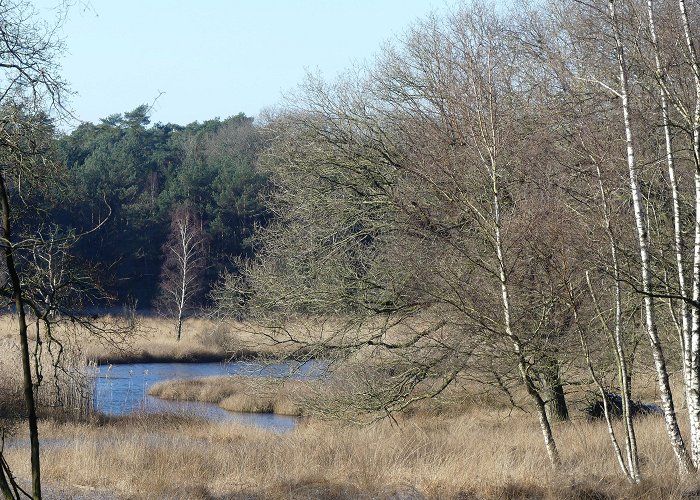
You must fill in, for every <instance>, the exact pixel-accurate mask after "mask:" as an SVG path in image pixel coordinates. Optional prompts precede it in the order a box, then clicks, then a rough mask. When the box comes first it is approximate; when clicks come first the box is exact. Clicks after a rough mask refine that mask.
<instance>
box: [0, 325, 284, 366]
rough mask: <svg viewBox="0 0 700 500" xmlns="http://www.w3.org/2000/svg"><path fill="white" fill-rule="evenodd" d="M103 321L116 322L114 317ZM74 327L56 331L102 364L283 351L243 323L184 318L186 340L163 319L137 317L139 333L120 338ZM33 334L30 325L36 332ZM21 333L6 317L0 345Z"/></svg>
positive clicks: (237, 356)
mask: <svg viewBox="0 0 700 500" xmlns="http://www.w3.org/2000/svg"><path fill="white" fill-rule="evenodd" d="M100 320H101V321H105V322H106V323H107V324H108V323H109V322H110V318H109V317H105V318H100ZM122 321H123V319H122ZM70 326H71V329H70V331H69V330H68V329H67V328H65V327H58V328H56V329H55V331H54V334H55V335H56V336H57V337H59V338H71V339H73V340H74V343H75V344H76V345H80V347H81V351H82V353H83V354H84V355H85V357H86V358H87V359H89V360H92V361H95V362H97V363H100V364H106V363H136V362H171V361H173V362H203V361H224V360H228V359H246V358H253V357H258V356H268V355H272V354H279V353H280V351H281V349H282V348H281V347H280V346H278V345H277V344H276V343H275V342H273V341H271V340H269V339H268V340H265V339H263V340H259V339H258V338H257V337H256V336H254V334H253V333H252V332H251V331H249V329H248V328H247V327H246V325H244V324H242V323H235V322H228V323H221V322H217V321H213V320H207V319H200V318H191V319H188V320H186V321H185V322H184V324H183V333H182V340H180V341H177V339H176V335H175V329H174V324H173V322H172V321H169V320H167V319H163V318H158V317H139V318H136V321H135V328H134V329H133V331H131V332H130V333H129V335H128V336H127V337H126V338H125V339H123V340H121V341H115V342H110V341H108V340H105V339H100V338H96V337H95V336H93V335H90V334H89V333H88V332H87V331H85V330H84V329H80V328H74V325H70ZM32 334H33V330H32V329H30V336H31V335H32ZM16 336H17V321H16V319H15V317H14V316H12V315H3V316H0V345H4V344H8V345H9V344H12V345H14V342H15V338H16ZM0 357H2V356H1V355H0ZM0 368H1V367H0Z"/></svg>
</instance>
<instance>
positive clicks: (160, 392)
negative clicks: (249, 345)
mask: <svg viewBox="0 0 700 500" xmlns="http://www.w3.org/2000/svg"><path fill="white" fill-rule="evenodd" d="M321 383H322V382H320V381H318V380H313V381H312V380H303V381H302V380H290V379H279V378H271V377H245V376H240V375H234V376H227V377H205V378H190V379H177V380H166V381H163V382H159V383H157V384H154V385H153V386H152V387H151V388H150V389H149V391H148V393H149V394H150V395H151V396H156V397H159V398H162V399H172V400H179V401H200V402H204V403H215V404H218V405H219V406H220V407H222V408H223V409H225V410H229V411H234V412H248V413H276V414H279V415H303V414H304V413H305V406H306V401H307V400H308V399H309V398H310V397H311V396H312V395H313V394H314V393H315V392H316V391H315V389H316V387H315V386H317V385H319V384H321Z"/></svg>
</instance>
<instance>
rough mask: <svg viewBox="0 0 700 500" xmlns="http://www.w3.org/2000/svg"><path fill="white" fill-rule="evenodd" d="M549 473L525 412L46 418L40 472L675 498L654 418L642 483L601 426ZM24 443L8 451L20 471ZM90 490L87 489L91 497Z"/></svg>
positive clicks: (188, 481)
mask: <svg viewBox="0 0 700 500" xmlns="http://www.w3.org/2000/svg"><path fill="white" fill-rule="evenodd" d="M556 432H557V436H558V439H559V443H560V446H561V451H562V455H563V459H564V470H563V471H562V472H561V473H560V474H558V475H555V474H554V473H552V472H551V471H550V469H549V467H548V464H547V458H546V455H545V453H544V448H543V446H542V444H541V442H540V441H541V439H540V437H539V433H538V430H537V423H536V421H535V420H534V418H532V417H531V416H530V415H522V414H519V415H513V416H507V415H506V414H501V413H481V414H478V413H472V414H470V415H468V416H463V417H460V418H454V419H450V420H445V419H444V418H429V417H414V418H409V419H405V420H404V421H403V422H402V423H401V425H400V426H398V427H397V426H395V425H394V426H392V425H390V424H389V423H388V422H382V423H378V424H374V425H371V426H368V427H355V426H349V425H343V424H340V423H322V422H310V423H305V424H302V425H300V426H299V428H298V429H297V430H295V431H294V432H290V433H286V434H277V433H273V432H267V431H262V430H257V429H254V428H250V427H244V426H240V425H235V424H213V423H203V422H200V421H196V420H189V419H182V418H180V419H176V418H154V417H148V418H135V417H134V418H126V419H120V420H116V421H112V422H110V423H107V424H105V425H102V426H97V425H87V424H75V423H68V424H58V423H52V422H44V423H43V424H42V426H41V435H42V438H43V439H44V440H46V442H48V443H52V442H53V443H61V445H60V446H55V445H54V446H45V447H44V449H43V451H42V458H43V464H44V478H45V481H46V482H47V484H48V485H49V486H50V487H53V488H55V489H65V490H68V491H74V492H78V491H82V492H83V493H84V492H85V491H86V490H87V491H94V492H110V493H113V494H115V495H116V496H117V497H120V498H212V497H217V498H219V497H227V496H233V495H239V496H241V497H246V498H389V497H393V498H396V497H397V496H402V497H403V498H465V499H466V498H494V499H495V498H547V499H549V498H552V499H553V498H629V499H633V498H634V499H657V498H681V497H682V496H683V495H684V494H688V493H691V492H694V491H697V489H698V487H697V485H696V484H690V483H688V484H680V483H679V482H678V481H677V476H676V468H675V462H674V460H673V456H672V453H671V451H670V448H669V446H668V445H667V443H666V441H665V437H664V435H663V426H662V422H661V420H659V419H654V418H648V419H646V420H640V421H639V424H638V432H639V434H638V435H639V438H640V441H641V443H642V447H641V456H642V464H643V469H644V472H645V474H646V480H645V482H644V484H642V485H641V486H637V487H631V486H629V485H627V484H626V483H624V481H623V480H622V479H621V477H620V476H619V475H618V473H617V465H616V463H615V460H614V458H613V455H612V453H611V451H610V445H609V440H608V437H607V435H606V433H605V429H604V426H602V425H600V424H598V423H587V422H574V423H569V424H563V425H559V426H558V427H557V429H556ZM25 454H26V450H22V449H21V448H19V447H18V448H13V447H12V446H10V447H9V448H8V450H7V458H8V460H9V461H10V463H11V465H12V466H13V469H14V470H15V472H16V473H17V474H18V475H19V476H20V477H22V478H27V477H29V470H28V468H27V465H26V464H27V462H28V460H27V457H26V456H25ZM95 494H97V493H95Z"/></svg>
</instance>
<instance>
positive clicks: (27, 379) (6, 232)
mask: <svg viewBox="0 0 700 500" xmlns="http://www.w3.org/2000/svg"><path fill="white" fill-rule="evenodd" d="M0 202H1V204H2V233H3V239H4V241H3V242H2V244H3V250H4V253H5V262H6V264H7V271H8V273H9V275H10V283H11V285H12V292H13V295H14V301H15V308H16V310H17V319H18V323H19V341H20V349H21V357H22V376H23V377H22V380H23V384H22V389H23V392H24V401H25V403H26V406H27V420H28V421H29V442H30V446H31V463H32V495H33V498H34V500H39V499H41V466H40V461H39V428H38V425H37V415H36V402H35V399H34V384H33V382H32V365H31V362H30V359H29V339H28V338H27V319H26V317H25V314H24V298H23V297H22V285H21V282H20V279H19V275H18V274H17V268H16V267H15V258H14V250H13V248H12V239H11V236H12V232H11V223H10V200H9V196H8V193H7V186H6V185H5V178H4V174H0Z"/></svg>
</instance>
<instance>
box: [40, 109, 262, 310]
mask: <svg viewBox="0 0 700 500" xmlns="http://www.w3.org/2000/svg"><path fill="white" fill-rule="evenodd" d="M148 113H149V109H148V107H147V106H145V105H142V106H139V107H137V108H136V109H134V110H133V111H130V112H126V113H123V114H114V115H111V116H109V117H107V118H104V119H102V120H101V121H100V123H98V124H93V123H84V124H82V125H80V126H79V127H77V128H76V129H75V130H73V131H72V132H71V133H69V134H66V135H62V136H58V137H56V138H55V148H54V150H55V155H56V161H57V162H58V163H61V164H64V165H65V166H66V173H65V175H66V176H67V178H66V181H65V189H64V190H63V191H62V192H61V193H60V195H59V196H55V197H54V198H53V199H52V200H50V203H51V206H47V207H46V210H45V213H46V214H48V217H49V218H50V220H51V222H53V223H55V224H57V225H60V226H61V227H64V228H68V229H73V230H75V231H77V232H82V231H86V230H88V229H89V228H93V227H95V226H97V225H100V230H99V231H95V232H93V233H91V234H89V235H87V236H85V237H84V238H82V239H80V241H78V242H77V243H76V245H75V247H74V249H73V252H74V254H75V255H76V257H78V258H80V259H82V260H84V261H85V262H86V263H89V264H90V265H91V266H92V267H93V268H94V269H95V272H96V279H97V280H98V281H99V282H100V283H101V285H102V287H103V289H104V290H105V296H111V297H112V298H113V299H114V300H115V301H116V302H117V303H119V304H124V303H127V302H128V303H130V304H132V305H135V306H136V307H137V308H139V309H151V308H155V307H157V306H158V298H159V293H160V292H159V290H160V285H161V282H162V280H163V279H166V281H167V272H166V276H164V275H163V271H164V270H163V263H164V262H165V261H166V260H167V259H168V255H167V254H168V252H167V249H164V245H165V244H166V241H167V240H168V237H169V235H170V233H171V226H172V220H173V217H175V215H176V212H177V211H178V210H179V209H180V207H182V206H184V205H187V206H188V207H190V210H191V211H192V215H193V216H195V217H196V219H197V221H198V223H199V224H200V226H201V227H200V230H201V232H202V233H203V234H204V235H206V239H205V241H206V248H204V249H203V254H205V255H206V259H205V260H206V263H204V262H203V263H202V266H201V267H202V269H201V270H200V274H201V276H199V277H200V278H201V280H202V284H201V287H200V292H201V293H199V294H198V295H197V296H196V297H192V300H191V303H192V304H194V305H199V306H203V305H206V304H207V303H208V299H207V293H208V290H209V289H210V288H211V285H212V284H213V283H214V282H215V281H216V280H217V278H218V275H219V274H220V273H221V272H222V271H223V270H224V269H229V270H230V269H231V268H232V267H234V264H233V259H234V258H249V257H250V256H251V255H252V246H251V236H252V233H253V230H254V228H255V226H256V225H264V224H265V222H266V221H267V219H268V215H267V214H268V212H267V211H266V209H265V208H264V207H263V205H262V203H261V201H260V196H259V195H260V193H261V191H262V190H263V188H264V187H265V185H266V178H265V176H264V175H262V174H261V173H259V172H258V170H257V169H256V159H257V155H258V153H259V151H260V149H261V146H262V137H261V134H260V132H259V130H258V128H257V127H256V126H255V125H254V124H253V120H252V118H249V117H246V116H245V115H243V114H239V115H236V116H233V117H230V118H227V119H224V120H220V119H212V120H207V121H205V122H202V123H198V122H195V123H191V124H189V125H187V126H180V125H174V124H165V125H164V124H161V123H157V124H154V125H151V126H149V124H150V120H149V116H148ZM104 305H107V303H106V302H104V301H103V303H98V304H96V306H104Z"/></svg>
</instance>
